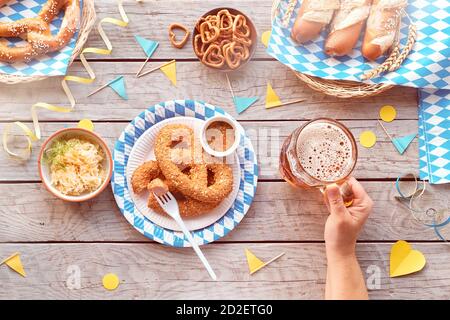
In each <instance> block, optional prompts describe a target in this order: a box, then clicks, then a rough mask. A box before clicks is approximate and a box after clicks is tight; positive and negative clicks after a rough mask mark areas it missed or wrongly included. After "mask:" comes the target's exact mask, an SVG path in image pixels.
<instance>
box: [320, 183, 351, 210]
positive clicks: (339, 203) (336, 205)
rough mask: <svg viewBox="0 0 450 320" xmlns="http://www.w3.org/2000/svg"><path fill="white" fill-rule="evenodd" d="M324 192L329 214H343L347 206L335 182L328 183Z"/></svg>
mask: <svg viewBox="0 0 450 320" xmlns="http://www.w3.org/2000/svg"><path fill="white" fill-rule="evenodd" d="M325 194H326V196H327V199H328V204H329V207H330V213H331V214H337V215H344V214H345V213H346V212H347V208H346V207H345V205H344V199H342V195H341V190H340V189H339V187H338V185H337V184H335V183H333V184H330V185H328V186H327V188H326V190H325Z"/></svg>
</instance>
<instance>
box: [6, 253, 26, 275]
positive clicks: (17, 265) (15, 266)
mask: <svg viewBox="0 0 450 320" xmlns="http://www.w3.org/2000/svg"><path fill="white" fill-rule="evenodd" d="M2 264H6V265H7V266H8V267H10V268H11V269H12V270H14V271H15V272H17V273H18V274H20V275H21V276H22V277H26V276H27V275H26V273H25V270H24V268H23V264H22V261H21V260H20V253H19V252H16V253H13V254H12V255H11V256H9V257H8V258H6V259H5V260H3V261H2V262H0V266H1V265H2Z"/></svg>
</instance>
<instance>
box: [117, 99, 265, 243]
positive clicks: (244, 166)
mask: <svg viewBox="0 0 450 320" xmlns="http://www.w3.org/2000/svg"><path fill="white" fill-rule="evenodd" d="M217 115H222V116H223V115H225V116H227V117H230V118H231V116H230V115H229V114H228V113H226V112H225V111H223V110H222V109H220V108H218V107H215V106H212V105H210V104H207V103H204V102H200V101H192V100H174V101H168V102H164V103H160V104H157V105H155V106H152V107H150V108H148V109H147V110H145V111H144V112H142V113H141V114H140V115H139V116H137V117H136V118H135V119H134V120H133V121H132V122H131V123H130V124H129V125H128V126H127V127H126V128H125V130H124V131H123V132H122V134H121V135H120V137H119V139H118V140H117V141H116V144H115V146H114V152H113V160H114V168H113V175H112V179H111V186H112V189H113V192H114V197H115V199H116V202H117V205H118V206H119V209H120V211H121V212H122V214H123V215H124V217H125V218H126V219H127V221H128V222H129V223H130V224H131V225H133V227H134V228H135V229H136V230H138V231H139V232H140V233H142V234H143V235H145V236H146V237H148V238H150V239H152V240H155V241H157V242H160V243H162V244H166V245H169V246H173V247H190V244H189V242H188V241H187V239H186V238H185V237H184V235H183V234H182V233H181V232H178V231H173V230H170V229H167V228H164V227H162V226H160V225H158V224H156V223H154V222H152V221H151V220H149V219H148V218H146V217H145V216H144V215H143V214H142V213H141V211H140V210H138V208H137V206H136V204H135V203H134V201H133V195H132V193H131V190H130V188H129V186H128V180H127V166H128V162H129V158H130V154H131V153H132V149H133V147H134V145H135V144H136V142H137V141H138V140H139V138H140V137H141V136H143V134H144V133H145V132H146V131H147V130H149V129H150V128H151V127H152V126H154V125H156V124H158V123H160V122H162V121H164V120H166V119H170V118H174V117H193V118H196V119H200V120H205V119H208V118H211V117H214V116H217ZM180 120H181V119H180ZM238 128H239V130H240V131H241V143H240V146H239V147H238V149H237V151H236V154H237V157H238V159H239V166H240V172H241V174H240V182H239V190H238V192H237V196H236V198H235V200H234V202H233V203H232V205H231V207H230V208H229V209H228V211H227V212H226V213H225V214H224V215H223V216H222V217H221V218H219V219H218V220H217V221H215V222H214V223H213V224H211V225H209V226H207V227H205V228H201V229H198V230H195V231H193V232H192V235H193V237H194V240H195V241H196V242H197V243H198V244H199V245H203V244H207V243H210V242H213V241H216V240H218V239H220V238H221V237H223V236H225V235H227V234H228V233H229V232H230V231H231V230H233V229H234V228H235V227H236V226H237V225H238V224H239V223H240V222H241V220H242V219H243V218H244V216H245V214H246V213H247V211H248V209H249V208H250V205H251V203H252V201H253V197H254V195H255V192H256V185H257V180H258V165H257V162H256V155H255V152H254V149H253V146H252V143H251V141H250V139H249V137H248V136H247V135H246V134H245V131H244V129H243V128H242V127H241V126H240V125H239V124H238Z"/></svg>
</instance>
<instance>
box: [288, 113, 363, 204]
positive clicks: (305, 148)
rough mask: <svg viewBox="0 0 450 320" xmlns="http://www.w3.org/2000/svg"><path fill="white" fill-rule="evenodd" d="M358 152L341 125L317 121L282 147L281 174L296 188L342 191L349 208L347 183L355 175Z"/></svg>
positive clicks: (350, 202) (350, 200)
mask: <svg viewBox="0 0 450 320" xmlns="http://www.w3.org/2000/svg"><path fill="white" fill-rule="evenodd" d="M357 158H358V149H357V145H356V141H355V138H354V137H353V135H352V133H351V132H350V130H349V129H347V127H345V126H344V125H343V124H342V123H340V122H338V121H336V120H333V119H329V118H318V119H315V120H312V121H309V122H307V123H306V124H304V125H303V126H301V127H299V128H297V129H296V130H295V131H294V132H293V133H292V134H291V135H290V136H289V137H287V138H286V140H285V141H284V143H283V147H282V149H281V153H280V173H281V176H282V177H283V179H284V180H286V181H287V182H288V183H289V184H291V185H292V186H294V187H299V188H304V189H309V188H319V190H321V191H322V192H324V190H325V187H326V186H327V185H329V184H332V183H336V184H338V185H339V187H340V189H341V194H342V196H343V198H344V203H345V205H346V206H350V205H351V204H352V202H353V193H352V191H351V187H350V186H349V185H348V184H347V183H346V180H347V179H348V177H349V176H350V175H351V173H352V172H353V170H354V168H355V165H356V160H357Z"/></svg>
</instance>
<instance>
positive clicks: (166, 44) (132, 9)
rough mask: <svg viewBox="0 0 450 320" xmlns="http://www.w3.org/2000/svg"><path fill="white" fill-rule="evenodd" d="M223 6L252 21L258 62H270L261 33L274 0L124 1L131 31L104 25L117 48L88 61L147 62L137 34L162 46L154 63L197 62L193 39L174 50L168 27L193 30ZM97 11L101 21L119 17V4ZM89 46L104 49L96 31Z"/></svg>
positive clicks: (107, 0) (107, 3)
mask: <svg viewBox="0 0 450 320" xmlns="http://www.w3.org/2000/svg"><path fill="white" fill-rule="evenodd" d="M224 6H227V7H231V8H236V9H239V10H241V11H243V12H244V13H245V14H246V15H248V16H249V17H250V18H251V19H252V21H253V23H254V24H255V27H256V29H257V32H258V47H257V52H256V54H255V58H269V57H270V56H269V55H268V54H267V53H265V47H264V46H263V45H262V43H261V42H260V41H259V38H260V35H261V34H262V32H264V31H266V30H270V28H271V24H270V11H271V7H272V0H264V1H261V0H246V1H239V0H229V1H227V2H226V3H224V2H223V1H220V0H208V1H199V0H194V1H192V0H182V1H143V2H142V3H137V2H136V1H135V0H128V1H124V8H125V11H126V12H127V15H128V17H129V18H130V24H129V25H128V27H126V28H119V27H117V26H114V25H108V24H105V25H104V29H105V31H106V33H107V34H108V37H109V38H110V40H111V42H112V44H113V47H114V49H113V52H112V54H111V56H106V57H105V56H99V55H95V54H91V55H89V58H90V59H105V58H106V59H110V58H115V59H145V58H146V57H145V55H144V52H143V51H142V49H141V47H139V45H138V44H137V42H136V40H135V39H134V35H136V34H137V35H140V36H143V37H146V38H148V39H152V40H155V41H158V42H159V43H160V45H159V48H158V50H157V51H156V52H155V54H154V56H153V58H155V59H175V58H176V59H196V56H195V54H194V51H193V49H192V45H191V40H192V35H191V38H190V39H189V41H188V43H187V44H186V46H185V47H184V48H183V49H181V50H180V49H175V48H174V47H172V45H171V44H170V41H169V34H168V28H169V25H170V24H171V23H174V22H178V23H182V24H183V25H185V26H186V27H187V28H188V29H190V30H193V29H194V26H195V23H196V22H197V19H199V18H200V16H202V15H203V14H204V13H206V12H207V11H209V10H211V9H214V8H218V7H224ZM95 7H96V12H97V16H98V18H103V17H106V16H110V17H117V18H118V17H119V13H118V9H117V2H116V1H114V0H102V1H97V2H96V3H95ZM87 46H94V47H101V48H102V47H104V46H105V45H104V43H103V41H102V40H101V38H100V36H99V35H98V32H97V31H96V30H95V31H93V32H92V33H91V35H90V37H89V40H88V43H87Z"/></svg>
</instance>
